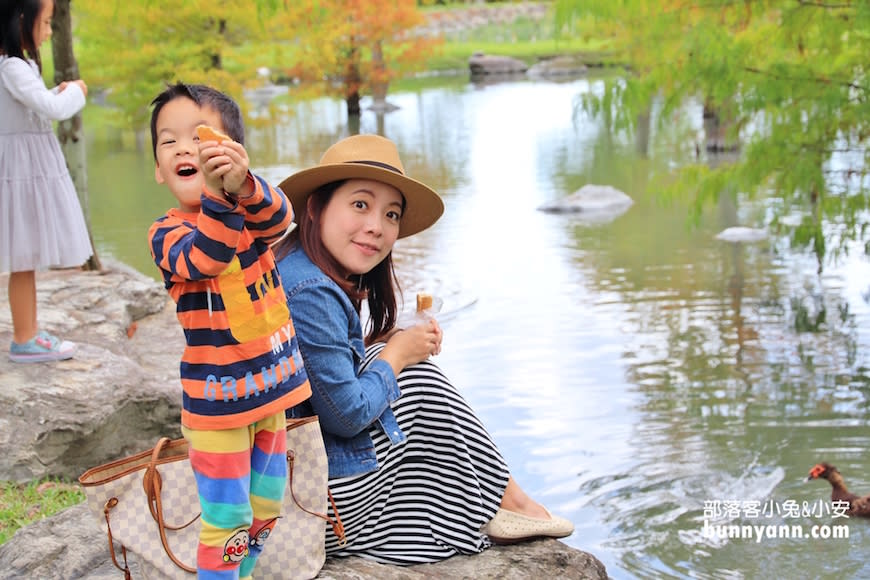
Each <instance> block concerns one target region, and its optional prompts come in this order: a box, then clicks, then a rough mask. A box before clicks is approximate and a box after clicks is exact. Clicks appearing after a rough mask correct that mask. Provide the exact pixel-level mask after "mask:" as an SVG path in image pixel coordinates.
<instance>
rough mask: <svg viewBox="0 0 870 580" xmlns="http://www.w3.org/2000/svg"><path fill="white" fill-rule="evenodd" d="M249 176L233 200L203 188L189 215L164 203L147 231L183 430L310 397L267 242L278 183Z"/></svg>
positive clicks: (281, 219) (281, 228)
mask: <svg viewBox="0 0 870 580" xmlns="http://www.w3.org/2000/svg"><path fill="white" fill-rule="evenodd" d="M254 184H255V191H254V194H253V195H252V196H251V197H250V198H247V199H244V200H242V201H239V202H233V201H231V200H229V199H226V198H224V197H217V196H214V195H212V194H210V193H209V192H207V191H206V192H204V193H203V195H202V197H201V201H202V206H201V208H200V211H199V212H198V213H188V212H183V211H181V210H179V209H171V210H169V211H168V212H167V213H166V215H164V216H163V217H161V218H160V219H158V220H157V221H156V222H154V224H153V225H152V226H151V228H150V229H149V231H148V242H149V245H150V247H151V255H152V257H153V258H154V262H155V263H156V264H157V266H158V267H159V268H160V271H161V273H162V275H163V281H164V283H165V285H166V289H167V290H168V291H169V295H170V296H172V298H173V300H175V302H176V305H177V307H176V312H177V315H178V320H179V321H180V322H181V326H182V328H183V329H184V336H185V339H186V341H187V346H186V347H185V349H184V354H183V355H182V357H181V384H182V387H183V388H184V400H183V408H182V413H181V422H182V424H183V425H184V426H185V427H188V428H190V429H209V430H217V429H230V428H235V427H243V426H247V425H251V424H253V423H254V422H256V421H259V420H260V419H263V418H265V417H268V416H270V415H274V414H275V413H278V412H280V411H283V410H285V409H287V408H289V407H292V406H294V405H296V404H297V403H300V402H301V401H304V400H305V399H307V398H308V397H310V396H311V387H310V385H309V384H308V376H307V374H306V372H305V367H304V366H303V364H302V357H301V355H300V353H299V344H298V342H297V340H296V331H295V329H294V328H293V321H292V319H291V317H290V312H289V310H288V308H287V300H286V297H285V295H284V288H283V287H282V286H281V279H280V277H279V276H278V270H277V268H276V267H275V258H274V256H273V255H272V251H271V249H270V248H269V244H270V242H272V241H274V240H276V239H278V238H280V237H281V235H283V233H284V232H285V231H286V229H287V227H288V226H289V225H290V222H291V221H292V219H293V211H292V208H290V207H289V205H290V204H289V202H288V201H287V198H286V197H285V196H284V194H283V193H281V191H280V190H276V189H273V188H272V187H271V186H269V184H268V183H266V182H265V181H264V180H263V179H262V178H259V177H254Z"/></svg>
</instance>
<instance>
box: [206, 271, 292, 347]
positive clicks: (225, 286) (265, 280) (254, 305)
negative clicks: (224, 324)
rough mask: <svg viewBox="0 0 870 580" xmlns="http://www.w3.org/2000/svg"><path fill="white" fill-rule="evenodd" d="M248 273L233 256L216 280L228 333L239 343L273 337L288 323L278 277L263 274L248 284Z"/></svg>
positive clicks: (285, 305)
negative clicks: (224, 311)
mask: <svg viewBox="0 0 870 580" xmlns="http://www.w3.org/2000/svg"><path fill="white" fill-rule="evenodd" d="M252 270H253V269H251V268H249V269H248V270H247V271H252ZM247 271H246V270H244V269H243V268H242V264H241V262H240V261H239V257H238V256H236V257H234V258H233V260H232V262H230V264H229V266H227V269H226V270H224V271H223V272H222V273H221V274H220V276H218V278H217V283H218V287H219V288H220V292H221V296H222V297H223V302H224V308H225V309H226V315H227V321H228V322H229V327H230V332H231V333H232V334H233V337H235V339H236V340H238V341H239V342H240V343H246V342H250V341H252V340H256V339H259V338H263V337H266V336H272V335H274V334H275V333H276V332H278V331H279V330H280V328H281V327H282V326H283V325H284V324H286V323H287V320H289V319H290V310H289V309H288V308H287V301H286V299H285V298H284V291H283V290H282V289H281V287H280V283H279V282H278V280H277V275H276V274H275V273H274V272H266V273H264V274H263V275H262V276H260V277H259V278H258V279H256V280H251V281H248V280H246V279H245V273H246V272H247Z"/></svg>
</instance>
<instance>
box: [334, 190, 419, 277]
mask: <svg viewBox="0 0 870 580" xmlns="http://www.w3.org/2000/svg"><path fill="white" fill-rule="evenodd" d="M401 218H402V194H401V193H399V190H398V189H396V188H395V187H393V186H392V185H387V184H386V183H381V182H380V181H371V180H368V179H351V180H348V181H346V182H345V183H343V184H342V185H341V187H339V188H338V189H336V190H335V192H334V193H333V194H332V197H331V198H330V200H329V203H328V204H327V205H326V207H325V208H324V210H323V214H322V215H321V218H320V219H321V222H320V231H321V236H322V238H323V245H324V246H325V247H326V249H327V251H329V253H330V254H332V257H333V258H335V260H336V261H337V262H338V263H339V264H340V265H341V267H342V269H343V270H344V275H345V277H347V276H351V275H353V274H365V273H367V272H369V271H370V270H371V269H372V268H374V267H375V266H377V265H378V264H379V263H380V262H381V261H382V260H383V259H384V258H386V257H387V254H389V253H390V251H391V250H392V249H393V244H395V243H396V239H397V238H398V237H399V222H400V220H401Z"/></svg>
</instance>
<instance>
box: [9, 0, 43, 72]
mask: <svg viewBox="0 0 870 580" xmlns="http://www.w3.org/2000/svg"><path fill="white" fill-rule="evenodd" d="M44 1H45V0H0V51H2V52H3V54H5V55H6V56H16V57H18V58H21V59H25V58H27V57H29V58H31V59H33V61H34V62H35V63H36V65H37V66H38V67H39V70H40V71H41V70H42V60H41V59H40V58H39V48H38V47H37V46H36V41H35V40H34V38H33V26H34V24H36V19H37V18H39V13H40V12H41V11H42V3H43V2H44ZM25 51H26V53H27V56H26V57H25Z"/></svg>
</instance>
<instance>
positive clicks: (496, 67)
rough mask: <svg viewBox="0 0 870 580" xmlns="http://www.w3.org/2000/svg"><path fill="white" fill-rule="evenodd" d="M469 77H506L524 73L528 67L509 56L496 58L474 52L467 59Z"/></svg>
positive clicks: (495, 56)
mask: <svg viewBox="0 0 870 580" xmlns="http://www.w3.org/2000/svg"><path fill="white" fill-rule="evenodd" d="M468 68H469V70H470V71H471V76H473V77H477V76H486V75H508V74H517V73H524V72H526V71H527V70H528V68H529V65H527V64H526V63H524V62H523V61H521V60H517V59H515V58H512V57H510V56H498V55H493V54H483V53H480V52H475V53H474V54H473V55H471V58H469V59H468Z"/></svg>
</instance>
